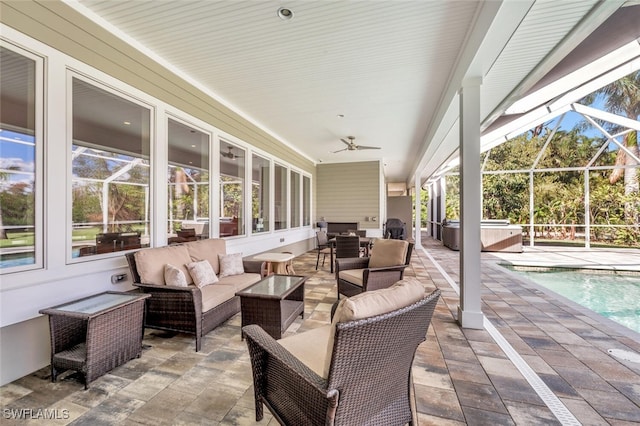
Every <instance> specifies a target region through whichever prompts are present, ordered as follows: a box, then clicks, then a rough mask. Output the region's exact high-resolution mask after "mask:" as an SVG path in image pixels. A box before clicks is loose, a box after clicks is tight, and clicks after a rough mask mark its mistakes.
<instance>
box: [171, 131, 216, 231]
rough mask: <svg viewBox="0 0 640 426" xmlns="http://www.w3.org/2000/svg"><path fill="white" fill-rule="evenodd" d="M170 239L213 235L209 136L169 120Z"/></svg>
mask: <svg viewBox="0 0 640 426" xmlns="http://www.w3.org/2000/svg"><path fill="white" fill-rule="evenodd" d="M168 127H169V129H168V137H169V144H168V145H169V153H168V157H169V170H168V179H169V182H168V190H169V197H168V199H169V212H168V213H169V227H168V230H167V231H168V235H169V242H172V241H176V242H182V241H185V240H190V239H195V238H208V237H209V135H207V134H206V133H203V132H201V131H199V130H197V129H194V128H192V127H190V126H187V125H185V124H182V123H179V122H177V121H175V120H172V119H169V126H168Z"/></svg>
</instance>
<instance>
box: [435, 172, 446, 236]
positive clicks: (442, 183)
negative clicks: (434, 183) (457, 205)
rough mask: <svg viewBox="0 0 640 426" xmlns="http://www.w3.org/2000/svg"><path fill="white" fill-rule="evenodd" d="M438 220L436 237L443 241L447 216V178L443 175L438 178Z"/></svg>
mask: <svg viewBox="0 0 640 426" xmlns="http://www.w3.org/2000/svg"><path fill="white" fill-rule="evenodd" d="M438 210H439V213H438V214H439V216H438V222H439V225H437V226H436V237H437V238H438V239H439V240H440V241H442V221H443V220H444V219H446V217H447V178H446V177H445V176H441V177H440V178H439V179H438Z"/></svg>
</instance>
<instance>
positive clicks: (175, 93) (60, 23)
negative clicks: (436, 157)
mask: <svg viewBox="0 0 640 426" xmlns="http://www.w3.org/2000/svg"><path fill="white" fill-rule="evenodd" d="M0 22H2V23H3V24H5V25H7V26H10V27H12V28H14V29H16V30H18V31H20V32H22V33H24V34H26V35H28V36H30V37H32V38H34V39H36V40H38V41H40V42H42V43H45V44H47V45H49V46H51V47H53V48H55V49H57V50H59V51H61V52H63V53H65V54H67V55H69V56H71V57H73V58H75V59H77V60H79V61H82V62H84V63H86V64H88V65H90V66H92V67H94V68H96V69H98V70H100V71H102V72H104V73H106V74H109V75H110V76H112V77H114V78H117V79H119V80H121V81H123V82H125V83H127V84H129V85H131V86H133V87H136V88H138V89H140V90H142V91H144V92H146V93H148V94H149V95H151V96H153V97H156V98H158V99H160V100H162V101H164V102H166V103H168V104H170V105H172V106H174V107H175V108H178V109H180V110H182V111H184V112H186V113H188V114H190V115H192V116H194V117H196V118H198V119H200V120H202V121H205V122H207V123H210V124H211V125H213V126H215V127H217V128H218V129H220V130H222V131H224V132H227V133H229V134H231V135H234V136H236V137H237V138H239V139H242V140H243V141H245V142H248V143H250V144H252V145H253V146H255V147H257V148H260V149H262V150H264V151H266V152H268V153H270V154H272V155H274V156H276V157H278V158H280V159H282V160H284V161H286V162H288V163H290V164H291V165H293V166H295V167H299V168H300V169H302V170H304V171H306V172H308V173H311V174H314V172H315V167H314V164H313V162H312V161H310V160H309V159H307V158H306V157H304V156H302V155H301V154H299V153H297V152H296V151H294V150H292V149H291V148H289V147H287V146H286V145H284V144H283V143H281V142H279V141H278V140H276V139H275V138H274V137H273V136H271V135H269V134H268V133H266V132H264V131H262V130H260V129H259V128H258V127H256V126H255V125H253V124H252V123H250V122H249V121H248V120H246V119H244V118H243V117H241V116H240V115H238V114H236V113H235V112H233V111H232V110H230V109H229V108H227V107H226V106H224V105H222V104H221V103H219V102H217V101H215V100H214V99H212V98H211V97H210V96H208V95H207V94H206V93H204V92H202V91H201V90H199V89H197V88H196V87H194V86H193V85H191V84H189V83H187V82H186V81H184V80H182V79H180V78H179V77H178V76H176V75H175V74H173V73H172V72H170V71H168V70H166V69H165V68H163V67H161V66H160V65H159V64H158V63H156V62H155V61H153V60H152V59H150V58H148V57H147V56H145V55H143V54H142V53H141V52H139V51H138V50H136V49H135V48H133V47H131V46H129V45H128V44H127V43H125V42H124V41H122V40H120V39H119V38H117V37H116V36H114V35H113V34H111V33H109V32H108V31H106V30H105V29H103V28H102V27H100V26H99V25H97V24H95V23H94V22H92V21H91V20H89V19H87V18H86V17H84V16H83V15H81V14H79V13H78V12H76V11H75V10H74V9H72V8H71V7H69V6H67V5H66V4H64V3H62V2H60V1H45V2H37V3H36V2H34V1H2V2H0Z"/></svg>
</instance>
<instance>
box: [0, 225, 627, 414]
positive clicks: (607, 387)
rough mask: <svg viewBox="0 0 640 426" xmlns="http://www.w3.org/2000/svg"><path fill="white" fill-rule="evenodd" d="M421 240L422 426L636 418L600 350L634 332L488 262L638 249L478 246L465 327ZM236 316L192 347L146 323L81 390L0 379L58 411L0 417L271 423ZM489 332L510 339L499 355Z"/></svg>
mask: <svg viewBox="0 0 640 426" xmlns="http://www.w3.org/2000/svg"><path fill="white" fill-rule="evenodd" d="M422 244H423V246H424V249H417V250H415V252H414V253H415V255H414V256H413V257H412V261H411V265H410V267H409V268H407V270H406V272H405V276H407V277H411V276H414V277H417V278H418V279H420V281H421V282H422V283H423V284H424V285H425V288H426V289H427V291H430V290H432V289H434V288H436V287H437V288H440V289H441V291H442V297H441V299H440V301H439V303H438V305H437V307H436V311H435V314H434V318H433V321H432V323H431V327H430V328H429V331H428V333H427V340H426V341H425V342H424V343H422V344H421V345H420V346H419V347H418V350H417V352H416V357H415V361H414V365H413V381H414V385H415V395H416V407H417V416H418V420H419V424H420V425H421V426H425V425H438V426H440V425H445V426H447V425H465V424H469V425H526V426H529V425H538V424H544V425H554V424H567V425H570V424H584V425H607V424H611V425H630V424H640V363H637V362H631V361H626V360H624V359H620V358H617V357H614V356H612V355H611V354H610V353H609V352H608V350H609V349H617V350H624V351H628V352H630V353H635V354H640V335H639V334H638V333H634V332H632V331H630V330H628V329H625V328H624V327H621V326H617V325H616V324H615V323H613V322H612V321H610V320H607V319H605V318H603V317H600V316H599V315H597V314H594V313H590V312H587V310H586V309H584V308H580V307H579V306H577V305H575V304H573V303H572V302H570V301H565V300H561V299H559V298H558V297H556V296H555V295H553V294H551V293H548V292H545V291H543V290H541V289H540V288H539V287H538V286H536V285H535V284H533V283H531V282H530V281H528V280H526V279H523V278H522V277H519V276H517V275H515V274H514V273H513V272H511V271H508V270H507V269H506V268H504V267H502V266H500V265H499V264H498V263H499V262H511V263H516V262H517V263H521V264H532V262H542V261H543V260H544V261H545V262H546V263H545V264H544V265H541V264H539V263H536V265H538V266H551V267H555V266H561V265H582V264H585V265H586V264H594V265H595V264H600V265H604V266H606V265H617V267H620V266H619V265H626V266H625V268H626V269H629V270H634V268H635V269H637V267H638V265H640V251H638V250H634V251H627V250H623V251H619V250H613V251H611V250H600V249H598V250H591V251H584V249H574V248H571V249H564V248H563V249H553V248H549V247H544V248H540V249H538V248H536V249H529V248H527V249H526V250H525V252H524V253H521V254H514V253H482V274H481V280H482V285H483V287H482V299H483V302H482V311H483V313H484V315H485V317H486V319H487V324H488V325H489V326H488V327H486V328H485V329H482V330H473V329H463V328H461V327H459V326H458V324H457V322H456V316H457V307H458V304H459V297H458V295H457V293H456V291H455V286H456V282H457V281H458V275H459V253H458V252H455V251H451V250H449V249H448V248H446V247H444V246H443V245H442V244H441V243H440V242H438V241H435V240H432V239H429V238H425V239H423V242H422ZM434 261H435V262H436V263H434ZM315 262H316V253H315V251H310V252H308V253H305V254H303V255H301V256H298V257H296V258H295V259H294V264H295V269H296V272H297V273H299V274H303V275H309V279H308V280H307V282H306V285H305V317H304V319H300V318H298V319H297V320H296V321H295V322H294V323H293V324H292V325H291V326H290V327H289V329H288V330H287V332H286V333H285V336H287V335H292V334H296V333H300V332H303V331H305V330H309V329H312V328H315V327H318V326H321V325H324V324H326V323H327V322H328V321H329V319H330V311H331V306H332V304H333V303H334V302H335V300H336V283H335V276H334V275H333V274H331V273H330V272H329V265H328V264H325V266H324V267H321V268H320V269H319V270H315ZM451 282H453V284H454V285H453V286H452V285H451ZM240 324H241V321H240V314H237V315H236V316H234V317H233V318H231V319H230V320H229V321H227V322H226V323H224V324H222V325H221V326H220V327H218V328H216V329H215V330H213V331H212V332H210V333H209V334H207V336H205V337H204V338H203V346H202V350H201V351H200V352H195V346H194V339H193V337H192V336H189V335H185V334H167V333H163V332H159V331H154V330H147V331H146V333H145V336H144V344H145V350H144V351H143V354H142V356H141V357H140V358H139V359H134V360H131V361H129V362H127V363H126V364H125V365H123V366H121V367H118V368H116V369H114V370H113V371H111V372H109V373H107V374H105V375H104V376H102V377H100V378H98V379H97V380H95V381H94V382H92V383H91V388H90V389H89V390H87V391H85V390H83V386H82V383H81V382H80V381H79V378H78V375H77V374H63V375H61V377H60V378H59V379H58V381H57V382H56V383H51V381H50V374H49V369H48V368H47V367H45V368H42V369H40V370H38V371H36V372H35V373H33V374H30V375H27V376H25V377H23V378H20V379H18V380H16V381H14V382H12V383H10V384H7V385H5V386H3V387H1V388H0V401H1V405H2V408H3V409H9V410H10V409H18V410H19V409H26V410H37V409H43V408H48V409H50V410H58V411H57V413H58V414H63V415H64V416H65V418H60V419H58V420H56V421H53V422H52V421H47V422H44V421H37V420H32V421H29V422H26V423H25V422H24V421H16V420H11V419H6V418H5V419H3V422H2V424H3V425H4V424H7V425H9V424H16V425H22V424H36V425H37V424H45V423H46V424H50V423H53V424H73V425H95V424H105V425H108V424H114V425H115V424H118V425H120V424H123V425H154V426H156V425H177V424H187V425H191V424H206V425H254V424H262V425H266V424H268V425H270V426H271V425H275V424H277V422H276V421H275V419H274V418H273V417H272V416H271V415H270V414H268V412H265V418H264V419H263V420H262V421H261V422H258V423H256V422H255V415H254V407H253V401H252V397H253V389H252V386H251V369H250V366H249V357H248V353H247V347H246V343H245V342H243V341H242V340H241V339H240ZM491 329H493V330H495V331H496V332H497V333H498V334H497V335H496V334H495V333H494V332H493V331H492V330H491ZM496 336H498V337H499V338H500V339H502V340H504V342H506V343H507V346H506V350H505V349H504V348H505V345H504V342H502V341H500V339H498V340H496ZM509 348H510V349H509ZM514 353H515V355H516V358H519V360H518V359H516V362H515V363H514V361H512V358H513V357H514ZM521 362H524V363H525V365H526V367H524V366H523V365H522V364H521ZM536 380H538V381H539V382H537V381H536ZM531 383H533V384H534V386H535V389H538V391H539V392H541V394H542V396H540V393H538V392H536V390H535V389H534V387H532V385H531ZM540 383H541V384H542V386H540ZM545 390H548V393H545ZM549 401H550V403H549ZM548 404H550V405H548ZM550 406H551V407H552V408H550ZM62 410H66V411H64V412H63V411H62ZM554 413H555V414H554ZM567 413H568V415H567Z"/></svg>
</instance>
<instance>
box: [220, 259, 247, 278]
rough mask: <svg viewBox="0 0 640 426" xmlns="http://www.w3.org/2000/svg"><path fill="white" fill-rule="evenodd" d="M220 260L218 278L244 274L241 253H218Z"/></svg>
mask: <svg viewBox="0 0 640 426" xmlns="http://www.w3.org/2000/svg"><path fill="white" fill-rule="evenodd" d="M218 259H219V260H220V278H222V277H228V276H230V275H240V274H244V265H243V264H242V253H231V254H218Z"/></svg>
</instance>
